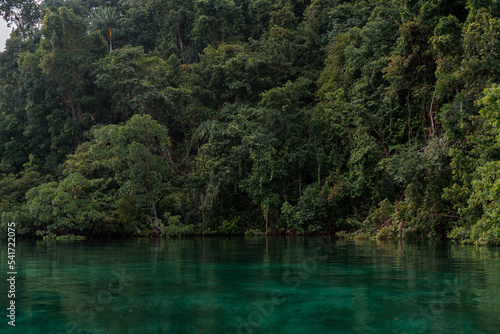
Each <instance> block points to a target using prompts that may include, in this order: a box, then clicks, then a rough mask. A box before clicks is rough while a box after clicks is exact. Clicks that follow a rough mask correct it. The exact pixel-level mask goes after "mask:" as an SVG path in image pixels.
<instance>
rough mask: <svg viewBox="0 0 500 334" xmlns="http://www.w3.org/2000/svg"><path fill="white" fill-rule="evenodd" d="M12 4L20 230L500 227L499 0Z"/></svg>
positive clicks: (439, 235) (0, 94)
mask: <svg viewBox="0 0 500 334" xmlns="http://www.w3.org/2000/svg"><path fill="white" fill-rule="evenodd" d="M0 13H1V14H2V15H3V17H4V18H5V19H6V20H8V21H10V22H12V23H15V24H16V26H17V30H15V31H14V32H13V33H12V34H11V37H10V39H9V40H8V41H7V45H6V49H5V51H4V52H2V53H0V212H1V225H0V230H1V231H3V233H5V231H6V229H7V224H8V223H9V222H12V221H14V222H16V224H17V233H18V234H19V235H24V236H27V237H30V236H47V237H55V236H57V235H67V234H78V235H86V236H104V235H124V234H125V235H136V234H140V235H154V236H165V235H167V236H173V235H186V234H194V233H196V234H243V233H247V234H283V235H284V234H288V235H295V234H332V233H336V234H337V235H338V236H346V235H348V234H350V235H352V236H357V237H372V236H373V237H375V236H376V237H377V238H402V239H443V238H450V239H454V240H458V241H461V242H466V243H477V244H488V245H498V244H500V86H498V85H497V84H498V83H500V80H499V79H500V52H499V51H500V16H499V14H500V1H497V0H461V1H460V0H459V1H456V0H420V1H417V0H377V1H364V0H353V1H340V0H312V1H308V0H279V1H278V0H233V1H230V0H196V1H184V0H120V1H118V0H67V1H65V0H47V1H44V2H41V3H39V2H38V1H35V0H0Z"/></svg>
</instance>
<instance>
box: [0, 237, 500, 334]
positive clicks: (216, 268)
mask: <svg viewBox="0 0 500 334" xmlns="http://www.w3.org/2000/svg"><path fill="white" fill-rule="evenodd" d="M0 246H1V249H0V266H1V268H4V269H2V271H3V274H2V275H3V277H7V275H6V272H7V269H6V268H7V250H6V244H5V243H2V244H0ZM16 246H17V248H16V265H17V270H18V274H17V276H16V299H15V300H16V327H15V328H12V327H11V326H8V325H7V321H8V318H7V317H6V315H7V313H6V312H7V311H6V307H8V303H9V299H8V298H7V291H8V285H7V283H6V280H5V279H3V282H4V283H3V284H2V286H3V287H4V288H3V290H4V292H2V293H1V295H0V303H1V304H0V307H1V309H2V319H3V320H2V321H1V323H0V333H26V334H28V333H37V334H39V333H54V334H56V333H120V334H121V333H217V334H219V333H220V334H223V333H467V334H470V333H500V250H499V249H498V248H476V247H471V246H460V245H453V244H450V243H429V242H420V243H405V242H375V241H337V242H331V241H329V240H328V239H322V241H319V239H315V238H292V239H288V238H273V239H265V238H262V239H259V238H257V239H255V238H252V239H249V238H246V239H245V238H194V239H184V240H177V239H172V240H163V241H158V240H148V239H140V240H101V241H82V242H40V241H38V242H36V241H29V242H27V241H24V242H19V241H18V243H17V245H16Z"/></svg>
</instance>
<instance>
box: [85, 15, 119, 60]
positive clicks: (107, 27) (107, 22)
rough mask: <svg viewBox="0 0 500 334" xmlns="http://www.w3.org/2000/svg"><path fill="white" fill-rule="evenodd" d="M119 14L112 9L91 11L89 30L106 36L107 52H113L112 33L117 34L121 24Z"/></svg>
mask: <svg viewBox="0 0 500 334" xmlns="http://www.w3.org/2000/svg"><path fill="white" fill-rule="evenodd" d="M122 20H123V19H122V18H121V15H120V13H118V11H117V10H116V8H114V7H101V8H99V10H98V11H97V12H96V11H95V10H92V18H91V29H92V30H100V31H102V32H104V33H105V34H106V35H107V37H106V38H107V39H108V40H109V51H113V32H115V33H116V32H117V31H118V28H119V27H120V24H121V22H122Z"/></svg>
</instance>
